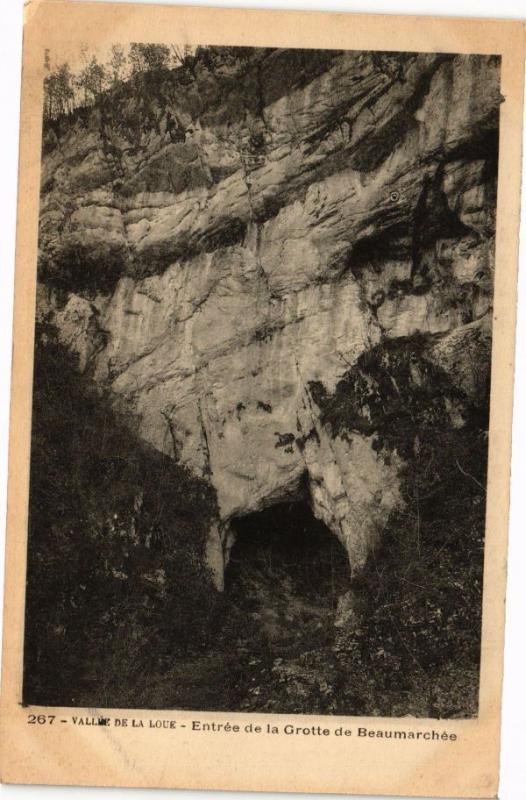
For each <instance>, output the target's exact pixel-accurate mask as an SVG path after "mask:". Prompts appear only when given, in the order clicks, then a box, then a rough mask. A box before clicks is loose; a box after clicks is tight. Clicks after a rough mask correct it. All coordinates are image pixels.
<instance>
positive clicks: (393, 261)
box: [38, 49, 501, 586]
mask: <svg viewBox="0 0 526 800" xmlns="http://www.w3.org/2000/svg"><path fill="white" fill-rule="evenodd" d="M211 55H212V56H213V58H212V57H211ZM500 100H501V98H500V95H499V63H498V59H495V58H492V57H486V56H484V57H482V56H450V55H447V54H436V55H433V54H414V55H410V54H409V55H396V54H391V55H389V54H370V53H360V52H336V51H334V52H332V51H327V52H314V53H310V52H306V51H279V50H253V51H250V50H246V49H243V50H239V51H237V52H236V51H235V50H233V49H223V50H212V51H209V54H208V55H207V56H206V57H205V55H204V54H203V55H202V57H201V58H198V59H197V60H196V63H195V65H194V66H193V71H192V72H189V71H188V70H187V69H184V68H181V69H178V70H174V71H171V72H168V71H166V72H162V73H160V74H157V75H155V74H144V75H142V76H137V77H136V78H135V79H134V80H133V81H131V82H129V83H127V84H125V85H123V86H121V87H118V88H117V89H115V90H114V91H113V92H112V93H110V94H108V96H106V97H105V98H102V99H101V100H100V102H99V103H98V104H97V105H96V106H95V107H94V108H92V109H80V110H79V111H78V112H77V113H76V114H75V116H74V117H73V118H72V119H69V120H60V122H56V123H53V124H49V125H47V127H46V129H45V131H44V145H43V146H44V156H43V168H42V198H41V217H40V243H39V244H40V261H39V278H40V289H39V295H38V313H39V315H40V316H41V317H45V318H46V319H48V320H49V321H51V322H52V323H53V324H54V325H56V326H57V328H58V330H59V335H60V338H61V340H62V342H63V343H65V344H67V345H68V346H69V347H70V348H71V349H73V350H74V351H76V352H77V353H78V354H79V358H80V365H81V368H82V369H83V370H86V371H89V373H90V374H92V375H93V376H94V377H95V379H96V380H97V381H98V382H100V383H101V384H104V385H105V386H106V387H109V388H110V389H111V391H112V393H113V395H114V397H115V400H116V402H117V403H118V405H119V407H121V408H122V409H123V410H125V411H126V413H127V414H128V416H129V418H130V419H133V424H134V425H135V426H136V429H137V430H138V432H139V434H140V436H141V437H142V438H143V439H144V440H146V441H147V442H148V443H150V444H153V445H154V446H155V447H156V448H157V449H159V450H161V451H163V452H165V453H167V454H169V455H171V456H173V457H175V458H177V459H178V460H180V462H181V463H182V464H184V465H187V466H188V467H189V468H190V469H191V470H192V471H193V472H194V473H195V474H196V475H198V476H201V477H203V476H204V477H205V478H206V479H207V480H208V481H210V483H211V484H212V485H213V487H214V488H215V490H216V492H217V498H218V507H219V518H218V519H217V524H216V525H215V526H213V529H212V530H211V532H210V539H209V545H208V560H209V564H210V566H211V567H212V569H213V570H214V573H215V576H216V582H217V585H218V586H221V585H222V583H223V577H224V566H225V563H226V562H227V560H228V553H229V549H230V547H231V546H232V542H233V538H234V535H233V533H232V526H231V523H232V521H233V520H235V519H237V518H239V517H243V516H245V515H247V514H249V513H251V512H254V511H257V510H260V509H263V508H266V507H268V506H270V505H273V504H277V503H280V502H283V501H287V500H290V499H294V498H299V497H303V496H304V494H305V492H307V493H308V496H309V499H310V503H311V506H312V509H313V512H314V514H315V515H316V516H317V517H318V518H320V519H321V520H323V521H324V522H325V524H326V525H327V526H328V527H329V528H330V530H332V531H333V532H334V533H335V534H336V535H337V536H338V538H339V539H340V541H341V542H342V543H343V544H344V545H345V547H346V548H347V551H348V554H349V560H350V564H351V567H352V570H353V572H355V571H356V570H358V569H359V568H360V567H361V566H363V564H364V562H365V560H366V558H367V555H368V553H369V552H370V550H371V548H372V547H373V546H374V545H375V543H376V542H377V541H378V539H379V537H380V535H381V533H382V531H383V530H384V529H385V527H386V525H387V524H388V521H389V519H390V517H391V515H392V514H393V513H395V512H396V511H398V510H400V508H402V507H403V503H404V499H403V492H402V489H401V486H402V481H403V475H404V469H405V465H406V464H407V462H408V461H409V460H410V459H411V458H412V457H413V455H414V452H415V448H416V449H418V447H419V446H420V445H419V441H418V437H416V439H415V441H413V439H412V438H410V440H409V441H408V444H409V445H410V447H408V448H404V447H401V446H399V445H398V446H395V445H393V443H392V442H391V443H390V442H389V441H387V440H386V436H385V430H384V433H383V435H382V436H379V430H380V428H381V427H382V425H381V422H382V413H383V411H382V408H383V406H382V398H384V397H385V396H386V390H385V385H383V384H382V382H381V381H380V380H379V379H378V378H377V376H376V377H375V375H374V374H373V373H372V371H371V370H367V369H365V368H364V363H366V361H367V354H368V353H372V352H374V353H375V358H376V359H377V361H378V363H379V364H380V365H381V364H382V353H383V352H384V349H385V348H386V349H385V352H386V353H387V354H389V352H391V351H390V350H389V348H391V347H392V343H393V342H395V343H396V344H399V345H400V348H401V350H402V351H403V352H405V354H406V356H407V358H406V359H405V360H404V364H405V367H404V371H403V375H401V373H400V372H399V371H398V372H397V369H398V368H399V366H400V362H399V361H398V362H397V361H396V360H394V361H392V365H393V366H392V370H391V372H390V373H389V381H390V384H389V386H390V391H394V393H395V395H396V393H397V392H398V395H399V396H400V397H403V396H404V392H407V391H409V393H411V392H412V393H413V394H414V393H418V392H420V391H425V392H427V394H428V395H429V396H430V397H435V398H438V402H439V403H441V407H443V411H444V413H445V414H446V415H447V420H448V424H449V425H450V427H451V429H459V428H462V426H463V425H464V424H465V423H466V419H467V413H468V412H467V409H468V407H471V405H472V404H473V401H475V402H477V401H478V400H480V387H481V386H482V385H483V384H484V376H485V375H486V374H487V372H488V369H489V352H490V342H491V295H492V285H493V260H494V232H495V198H496V158H497V144H498V111H499V104H500ZM415 342H418V348H417V350H418V352H416V350H415ZM397 352H398V351H397ZM386 358H388V355H386ZM364 359H365V361H364ZM389 363H391V362H389ZM397 365H398V366H397ZM353 370H354V372H353ZM357 370H358V372H359V387H358V384H357V383H356V380H357V372H356V371H357ZM350 373H352V375H353V376H354V377H353V382H351V384H350V385H351V386H352V388H353V398H354V400H353V403H354V404H353V408H352V419H351V420H350V421H349V420H347V421H348V423H349V424H347V425H346V426H342V425H339V424H337V423H336V421H335V417H334V413H332V412H334V407H335V404H336V405H337V404H338V397H339V393H340V394H341V381H342V379H344V380H345V378H346V376H348V375H349V374H350ZM437 375H440V376H441V377H440V380H438V379H437ZM383 380H385V378H384V379H383ZM402 380H403V381H404V382H405V385H404V387H402V386H401V381H402ZM338 387H340V388H338ZM393 387H394V389H393ZM331 403H332V406H331V405H330V404H331ZM328 404H329V408H328ZM331 409H332V412H331ZM331 413H332V416H331ZM385 414H387V409H385ZM385 419H387V417H385ZM389 424H390V425H392V426H394V428H396V425H397V417H396V415H394V416H391V418H390V419H389ZM384 428H385V425H384ZM408 436H409V437H411V432H409V433H408ZM387 438H388V437H387Z"/></svg>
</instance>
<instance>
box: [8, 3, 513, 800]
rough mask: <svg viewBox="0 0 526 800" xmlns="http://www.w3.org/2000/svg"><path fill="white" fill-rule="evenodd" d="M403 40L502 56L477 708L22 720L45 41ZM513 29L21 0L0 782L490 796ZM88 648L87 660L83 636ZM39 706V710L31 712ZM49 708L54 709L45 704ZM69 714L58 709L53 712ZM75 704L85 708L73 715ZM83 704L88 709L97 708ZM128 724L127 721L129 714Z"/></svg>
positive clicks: (349, 44) (509, 282) (505, 410)
mask: <svg viewBox="0 0 526 800" xmlns="http://www.w3.org/2000/svg"><path fill="white" fill-rule="evenodd" d="M174 31H175V32H176V38H177V40H178V41H188V42H189V43H199V42H206V43H210V44H239V45H256V46H274V47H276V46H278V47H298V46H301V47H320V48H323V47H327V48H346V49H363V50H367V49H370V50H399V51H400V50H402V51H403V50H412V51H423V52H425V51H430V52H453V53H486V54H500V55H501V56H502V69H501V93H502V95H503V96H504V98H505V102H504V103H503V104H502V106H501V118H500V150H499V184H498V199H497V245H496V261H497V270H496V277H495V297H494V318H493V354H492V355H493V359H492V390H491V414H490V448H489V472H488V476H489V477H488V503H487V515H486V557H485V572H484V598H483V633H482V664H481V684H480V687H481V688H480V711H479V717H478V718H477V719H473V720H424V719H417V720H415V719H408V718H405V719H394V718H383V719H382V718H358V717H327V716H325V717H315V716H312V715H308V716H299V715H294V716H290V717H287V716H284V715H265V714H242V713H223V712H214V713H210V712H195V711H166V712H150V711H144V710H142V711H133V710H130V709H127V710H123V711H119V710H117V709H114V710H109V709H104V710H103V712H102V713H103V715H104V716H108V717H110V718H112V719H114V718H115V717H126V718H128V719H130V720H131V719H132V718H134V719H137V720H143V721H144V722H145V725H147V724H148V721H149V720H153V719H165V720H176V721H177V723H181V722H182V723H183V724H185V723H186V725H187V727H186V728H185V729H184V730H183V729H182V728H177V729H176V730H163V729H160V730H159V729H150V728H148V727H145V728H132V727H126V728H122V727H121V728H119V727H113V726H110V727H89V726H88V727H80V728H78V727H75V728H74V727H72V725H70V724H67V725H65V726H62V725H60V724H55V725H54V726H49V725H43V726H33V725H31V726H28V724H27V716H28V712H30V711H32V709H28V708H23V707H22V706H21V704H20V699H21V683H22V652H23V613H24V593H25V566H26V541H27V510H28V477H29V448H30V417H31V385H32V369H33V336H34V317H35V288H36V252H37V230H38V203H39V178H40V148H41V120H42V77H43V52H44V48H45V47H51V48H53V43H54V42H58V41H61V40H62V41H68V40H69V41H77V42H81V41H85V42H87V43H88V44H91V43H93V44H95V43H96V44H97V45H99V46H101V45H102V46H103V45H104V44H105V42H107V43H109V42H111V41H116V40H120V39H122V40H128V41H129V40H132V41H159V42H162V41H173V40H174V36H175V34H174ZM523 76H524V27H523V25H522V23H520V22H510V21H500V20H484V21H483V20H475V19H455V20H453V19H446V18H432V17H420V18H418V17H399V16H383V15H374V16H373V15H355V14H327V13H320V12H296V11H256V10H227V9H218V8H202V7H200V8H198V7H176V6H155V5H153V6H152V5H149V6H141V5H131V4H111V3H90V2H78V0H33V2H30V3H29V4H28V5H27V6H26V14H25V28H24V62H23V83H22V107H21V143H20V171H19V196H18V219H17V264H16V276H15V309H14V345H13V372H12V395H11V421H10V455H9V488H8V534H7V554H6V586H5V606H4V625H5V629H4V646H3V683H2V696H1V703H2V707H1V713H2V718H1V722H2V726H3V727H2V742H3V750H2V758H1V778H2V780H3V781H5V782H13V783H45V784H77V785H79V784H80V785H92V786H110V785H113V786H135V787H153V786H157V787H166V788H169V787H170V788H193V789H207V788H213V789H244V790H260V791H301V792H318V793H322V792H336V793H347V794H349V793H367V794H398V795H428V796H444V795H450V796H455V797H491V796H495V794H496V790H497V781H498V758H499V734H500V701H501V687H502V657H503V642H504V636H503V633H504V631H503V629H504V599H505V583H506V549H507V526H508V506H509V473H510V456H511V412H512V390H513V357H514V332H515V305H516V272H517V254H518V225H519V189H520V167H521V160H520V156H521V128H522V92H523ZM86 645H87V653H86V654H87V657H89V643H86ZM35 710H37V712H38V713H41V712H43V713H45V712H46V709H42V708H40V707H39V708H38V709H35ZM49 711H50V713H53V714H56V715H57V717H60V716H61V710H60V709H54V708H53V709H49ZM72 712H73V713H76V712H75V711H74V710H72V709H64V710H63V713H62V716H64V717H66V718H69V719H70V718H71V715H72ZM81 713H82V712H81ZM85 714H86V715H88V716H91V715H92V714H94V715H97V711H96V710H94V709H88V710H86V711H85ZM195 719H199V720H201V721H211V720H215V721H217V722H226V721H230V722H231V723H237V724H240V725H241V730H242V731H243V727H244V725H245V724H247V723H248V722H251V723H253V724H254V725H256V724H259V725H261V726H262V727H263V728H265V727H266V725H267V723H271V724H275V725H278V726H279V727H280V728H283V725H284V724H286V723H293V724H294V725H299V726H300V725H302V724H304V725H305V726H311V725H313V724H320V725H321V726H322V727H324V728H329V729H330V730H331V732H332V733H333V732H334V730H335V729H336V728H338V727H339V726H341V725H344V726H345V727H348V728H351V729H352V730H353V736H351V737H348V738H345V737H339V738H338V737H335V736H334V735H331V736H329V737H304V736H284V735H283V734H281V735H278V736H271V735H264V734H260V735H255V734H249V733H244V732H240V733H237V734H234V733H229V734H226V733H225V734H212V733H200V732H189V728H188V726H189V725H191V721H192V720H195ZM130 725H131V723H130ZM359 725H364V726H367V727H369V728H375V729H376V728H383V729H388V730H392V731H395V730H404V731H408V730H412V731H427V730H430V729H431V728H433V729H434V730H437V731H439V732H443V731H447V732H448V733H455V734H456V736H457V740H456V741H455V742H451V741H443V740H441V741H438V742H429V741H422V740H419V741H413V742H410V741H399V740H382V739H367V738H357V737H356V735H355V732H356V729H357V727H358V726H359Z"/></svg>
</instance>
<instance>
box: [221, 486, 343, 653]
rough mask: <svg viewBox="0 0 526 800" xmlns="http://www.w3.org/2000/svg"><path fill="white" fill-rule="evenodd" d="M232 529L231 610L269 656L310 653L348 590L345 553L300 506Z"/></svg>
mask: <svg viewBox="0 0 526 800" xmlns="http://www.w3.org/2000/svg"><path fill="white" fill-rule="evenodd" d="M232 528H233V530H234V532H235V534H236V541H235V544H234V545H233V547H232V550H231V553H230V561H229V564H228V567H227V569H226V573H225V590H226V595H227V597H228V598H229V600H230V602H232V603H233V604H234V605H235V606H236V608H237V609H238V611H239V610H241V611H242V612H243V615H244V617H245V619H246V622H247V625H248V626H249V627H250V626H255V627H256V628H259V633H260V635H261V637H263V638H264V639H265V644H266V646H268V648H269V650H270V651H272V652H273V653H274V654H280V655H281V654H285V653H290V651H291V649H292V650H296V651H304V650H306V649H307V650H308V649H309V648H311V647H315V646H316V645H317V644H319V643H320V640H322V639H324V638H326V636H327V635H328V634H330V630H331V629H332V630H333V625H332V622H333V621H334V617H335V611H336V608H337V604H338V600H339V598H340V597H341V596H342V595H343V594H344V593H345V592H346V591H348V589H349V586H350V573H349V561H348V558H347V554H346V551H345V549H344V547H343V546H342V545H341V543H340V542H339V541H338V539H337V538H336V537H335V536H334V534H333V533H331V531H330V530H329V529H328V528H327V526H326V525H325V524H324V523H323V522H321V521H320V520H318V519H316V517H315V516H314V514H313V513H312V510H311V508H310V505H309V503H308V502H307V501H306V500H301V501H295V502H288V503H280V504H277V505H274V506H271V507H269V508H266V509H264V510H262V511H259V512H255V513H252V514H248V515H246V516H244V517H241V518H238V519H236V520H233V521H232Z"/></svg>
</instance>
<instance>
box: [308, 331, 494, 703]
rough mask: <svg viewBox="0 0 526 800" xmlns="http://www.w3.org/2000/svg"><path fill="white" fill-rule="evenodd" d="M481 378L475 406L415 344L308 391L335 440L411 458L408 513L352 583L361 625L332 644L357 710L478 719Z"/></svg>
mask: <svg viewBox="0 0 526 800" xmlns="http://www.w3.org/2000/svg"><path fill="white" fill-rule="evenodd" d="M478 377H479V380H480V386H479V391H478V393H477V394H476V396H475V399H474V400H473V401H472V400H470V399H469V398H468V397H467V396H466V395H465V394H464V392H463V391H461V390H460V389H459V388H457V387H456V386H454V385H453V384H452V382H451V380H450V379H449V378H448V376H447V375H446V374H445V373H444V372H443V371H442V370H441V369H439V368H438V367H437V366H435V365H434V364H433V363H432V362H431V361H430V360H429V358H426V340H425V339H421V338H416V337H415V338H413V339H412V340H402V341H394V342H388V343H386V344H383V345H381V346H379V347H377V348H375V349H373V350H372V351H371V352H369V353H367V354H365V355H364V356H362V357H361V358H360V359H359V361H358V364H357V365H356V366H355V367H353V368H352V369H351V370H349V372H348V373H347V374H346V376H345V378H344V379H343V380H342V381H341V382H340V384H339V385H338V386H337V388H336V391H335V393H334V395H332V396H328V395H327V394H326V393H324V391H323V389H322V388H321V387H319V386H318V387H313V389H314V393H315V394H316V395H317V398H318V402H319V403H320V406H321V409H322V419H323V420H324V421H325V422H326V423H327V424H329V425H330V426H331V428H332V430H333V433H334V434H339V435H343V436H345V435H346V434H348V433H350V432H352V431H358V432H361V433H362V434H365V435H368V436H371V437H372V440H373V446H374V447H375V448H376V449H377V451H378V453H379V455H380V457H382V458H385V459H389V458H390V457H391V456H392V454H393V453H394V452H396V453H397V454H398V455H400V456H402V458H403V459H404V462H405V467H404V473H403V485H402V491H403V499H404V503H405V506H404V508H403V510H401V511H399V512H397V513H396V514H395V515H393V517H392V518H391V519H390V520H389V524H388V525H387V528H386V530H385V531H384V533H383V535H382V544H381V547H380V548H379V549H378V550H377V551H376V552H374V553H373V554H372V555H371V557H370V559H369V562H368V564H367V566H366V569H365V571H364V572H363V573H362V574H361V575H360V577H359V578H356V579H355V580H354V581H353V593H354V596H355V597H356V598H357V599H358V604H359V607H360V616H361V620H362V624H361V625H360V626H358V627H357V628H356V629H355V630H351V631H345V630H343V631H342V632H341V634H340V636H339V640H338V643H337V646H336V650H337V653H338V659H339V661H340V664H341V665H342V667H343V668H344V669H346V670H348V673H349V678H348V681H347V682H346V686H345V689H344V695H345V696H346V697H347V700H346V701H345V704H346V705H348V706H349V707H350V708H351V709H352V711H353V713H367V714H386V715H387V714H396V713H400V714H407V713H417V714H419V715H426V716H457V715H458V716H463V715H469V714H473V713H476V709H477V704H478V669H479V659H480V629H481V598H482V571H483V553H484V521H485V507H486V502H485V501H486V492H485V485H486V466H487V426H488V419H487V410H488V408H489V402H488V401H489V398H488V386H487V384H486V383H485V381H484V378H483V370H479V376H478Z"/></svg>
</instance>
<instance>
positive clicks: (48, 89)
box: [44, 51, 75, 119]
mask: <svg viewBox="0 0 526 800" xmlns="http://www.w3.org/2000/svg"><path fill="white" fill-rule="evenodd" d="M44 69H45V71H46V73H47V74H46V76H45V77H44V118H45V119H57V118H58V117H60V116H62V115H63V114H69V113H71V111H72V110H73V106H74V97H75V92H74V89H73V75H72V73H71V70H70V67H69V64H68V62H67V61H65V62H64V63H63V64H60V65H59V66H58V67H55V69H53V68H52V67H51V59H50V55H49V51H46V54H45V60H44Z"/></svg>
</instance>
